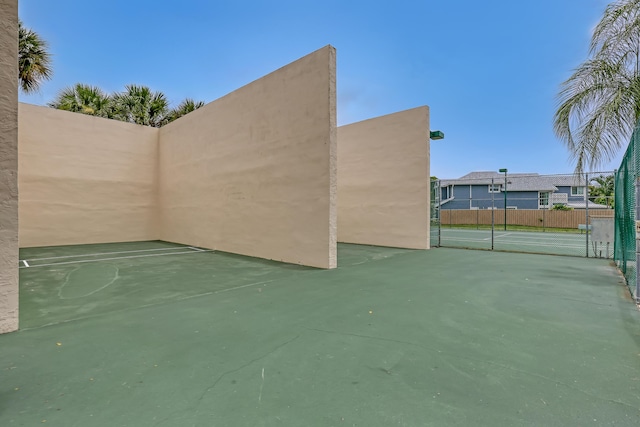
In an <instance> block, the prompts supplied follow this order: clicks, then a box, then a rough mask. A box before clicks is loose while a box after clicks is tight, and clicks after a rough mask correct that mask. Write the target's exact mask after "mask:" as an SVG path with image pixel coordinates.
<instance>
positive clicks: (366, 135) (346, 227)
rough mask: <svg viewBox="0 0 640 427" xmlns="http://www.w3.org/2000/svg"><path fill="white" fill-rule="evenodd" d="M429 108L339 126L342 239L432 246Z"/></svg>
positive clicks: (396, 244)
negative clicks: (430, 230) (430, 232)
mask: <svg viewBox="0 0 640 427" xmlns="http://www.w3.org/2000/svg"><path fill="white" fill-rule="evenodd" d="M429 197H430V193H429V108H428V107H419V108H414V109H411V110H407V111H402V112H399V113H395V114H390V115H387V116H382V117H377V118H374V119H370V120H365V121H362V122H358V123H353V124H350V125H345V126H340V127H339V128H338V241H340V242H346V243H359V244H370V245H379V246H390V247H401V248H413V249H428V248H429Z"/></svg>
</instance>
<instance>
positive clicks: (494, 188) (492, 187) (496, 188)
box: [489, 184, 502, 193]
mask: <svg viewBox="0 0 640 427" xmlns="http://www.w3.org/2000/svg"><path fill="white" fill-rule="evenodd" d="M501 191H502V184H489V193H499V192H501Z"/></svg>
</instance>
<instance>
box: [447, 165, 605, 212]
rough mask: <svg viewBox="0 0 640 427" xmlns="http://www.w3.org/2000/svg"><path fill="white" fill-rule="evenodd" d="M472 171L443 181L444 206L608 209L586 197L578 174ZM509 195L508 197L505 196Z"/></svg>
mask: <svg viewBox="0 0 640 427" xmlns="http://www.w3.org/2000/svg"><path fill="white" fill-rule="evenodd" d="M506 180H507V182H506V188H505V175H504V174H502V173H499V172H471V173H468V174H466V175H464V176H463V177H460V178H458V179H444V180H441V181H440V208H441V209H504V206H505V199H506V205H507V209H551V208H552V207H553V206H554V205H557V204H562V205H566V206H568V207H571V208H574V209H585V208H586V207H587V206H588V207H589V209H609V207H608V206H605V205H600V204H597V203H593V202H591V201H588V200H587V183H586V182H585V179H584V178H583V177H577V176H575V175H539V174H537V173H512V174H507V175H506ZM505 190H506V193H505ZM505 196H506V197H505Z"/></svg>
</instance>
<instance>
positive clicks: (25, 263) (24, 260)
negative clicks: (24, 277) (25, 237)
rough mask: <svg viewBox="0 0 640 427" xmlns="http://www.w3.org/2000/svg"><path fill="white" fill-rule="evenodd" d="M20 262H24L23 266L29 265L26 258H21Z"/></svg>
mask: <svg viewBox="0 0 640 427" xmlns="http://www.w3.org/2000/svg"><path fill="white" fill-rule="evenodd" d="M22 262H23V263H24V266H25V267H29V263H28V262H27V260H26V259H23V260H22Z"/></svg>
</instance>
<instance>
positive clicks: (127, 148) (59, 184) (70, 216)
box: [19, 103, 159, 247]
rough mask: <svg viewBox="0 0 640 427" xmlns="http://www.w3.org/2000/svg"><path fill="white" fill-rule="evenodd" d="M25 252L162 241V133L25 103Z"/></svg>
mask: <svg viewBox="0 0 640 427" xmlns="http://www.w3.org/2000/svg"><path fill="white" fill-rule="evenodd" d="M19 127H20V133H19V162H20V176H19V185H20V246H21V247H31V246H49V245H73V244H85V243H106V242H123V241H137V240H152V239H158V238H159V231H158V227H157V226H158V213H157V186H156V179H157V176H156V175H157V155H158V149H157V144H158V129H156V128H151V127H148V126H138V125H134V124H130V123H124V122H119V121H115V120H108V119H103V118H99V117H92V116H87V115H83V114H78V113H71V112H67V111H61V110H56V109H53V108H48V107H39V106H34V105H29V104H23V103H21V104H20V105H19Z"/></svg>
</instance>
